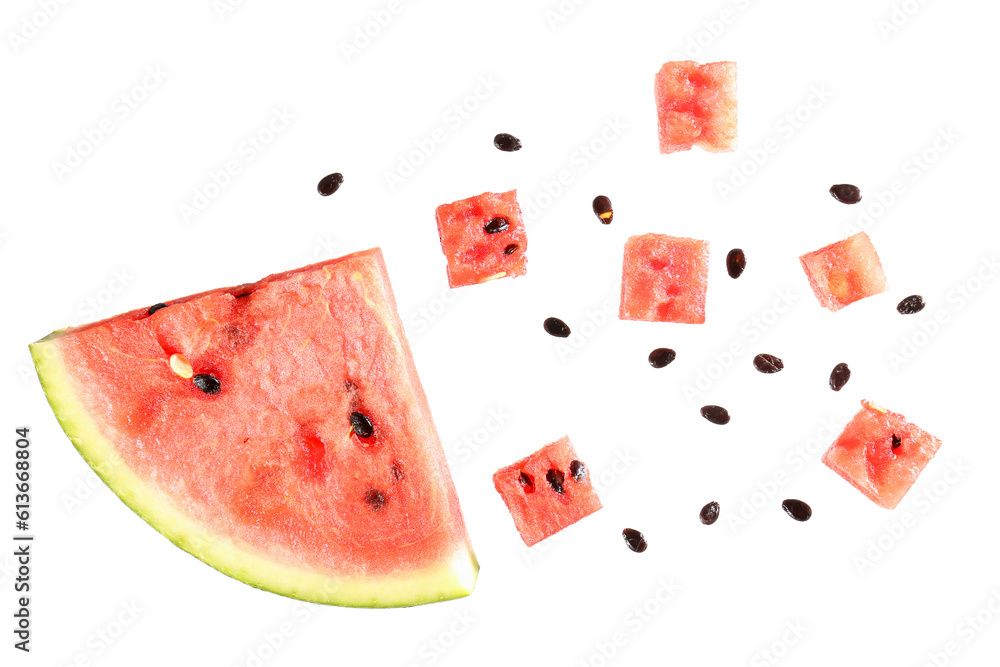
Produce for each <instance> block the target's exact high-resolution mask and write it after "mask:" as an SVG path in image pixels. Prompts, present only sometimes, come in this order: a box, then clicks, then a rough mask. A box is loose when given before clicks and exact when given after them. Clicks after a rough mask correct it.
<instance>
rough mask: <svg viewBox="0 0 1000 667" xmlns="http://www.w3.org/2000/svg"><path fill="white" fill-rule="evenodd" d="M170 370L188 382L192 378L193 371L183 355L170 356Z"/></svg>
mask: <svg viewBox="0 0 1000 667" xmlns="http://www.w3.org/2000/svg"><path fill="white" fill-rule="evenodd" d="M170 370H172V371H173V372H174V373H177V375H179V376H181V377H182V378H184V379H185V380H190V379H191V378H192V377H194V369H193V368H191V362H189V361H188V360H187V359H185V358H184V355H183V354H171V355H170Z"/></svg>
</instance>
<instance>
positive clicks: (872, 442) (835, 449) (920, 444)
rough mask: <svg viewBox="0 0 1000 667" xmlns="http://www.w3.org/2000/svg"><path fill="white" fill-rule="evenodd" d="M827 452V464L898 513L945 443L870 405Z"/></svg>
mask: <svg viewBox="0 0 1000 667" xmlns="http://www.w3.org/2000/svg"><path fill="white" fill-rule="evenodd" d="M861 405H862V408H861V411H860V412H858V414H856V415H854V418H853V419H851V421H850V422H849V423H848V424H847V426H845V427H844V431H843V433H841V434H840V436H838V437H837V440H836V441H835V442H834V443H833V444H832V445H830V448H829V449H828V450H826V453H825V454H823V463H825V464H826V466H827V467H829V468H830V469H831V470H833V471H834V472H835V473H837V474H838V475H840V476H841V477H843V478H844V479H846V480H847V481H848V482H850V483H851V484H853V485H854V486H855V487H856V488H857V489H858V490H859V491H860V492H861V493H863V494H865V495H866V496H868V498H870V499H871V500H872V501H873V502H874V503H875V504H876V505H879V506H880V507H884V508H886V509H890V510H891V509H894V508H895V507H896V506H897V505H899V501H901V500H902V499H903V496H905V495H906V492H907V491H909V490H910V487H911V486H913V483H914V482H916V481H917V477H918V476H919V475H920V472H921V471H922V470H923V469H924V467H925V466H926V465H927V463H928V462H929V461H930V460H931V459H932V458H934V455H935V454H936V453H937V450H938V448H939V447H940V446H941V441H940V440H938V439H937V438H935V437H934V436H933V435H931V434H929V433H927V432H926V431H924V430H922V429H920V428H918V427H917V426H915V425H913V424H911V423H910V422H908V421H906V418H905V417H904V416H903V415H900V414H897V413H895V412H889V411H888V410H886V409H885V408H883V407H881V406H878V405H875V404H874V403H871V402H870V401H861Z"/></svg>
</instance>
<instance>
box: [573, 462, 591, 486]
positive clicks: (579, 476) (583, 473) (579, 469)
mask: <svg viewBox="0 0 1000 667" xmlns="http://www.w3.org/2000/svg"><path fill="white" fill-rule="evenodd" d="M569 474H570V475H572V476H573V481H574V482H582V481H583V480H585V479H587V465H586V464H585V463H584V462H583V461H572V462H571V463H570V464H569Z"/></svg>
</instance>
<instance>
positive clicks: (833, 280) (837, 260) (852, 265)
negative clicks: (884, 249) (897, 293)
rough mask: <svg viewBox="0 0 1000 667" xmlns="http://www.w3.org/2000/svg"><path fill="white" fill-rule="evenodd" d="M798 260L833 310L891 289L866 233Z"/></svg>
mask: <svg viewBox="0 0 1000 667" xmlns="http://www.w3.org/2000/svg"><path fill="white" fill-rule="evenodd" d="M799 261H800V262H802V268H803V269H805V272H806V276H807V277H808V278H809V285H810V287H812V290H813V293H814V294H815V295H816V298H817V299H818V300H819V302H820V304H821V305H823V306H825V307H827V308H829V309H830V310H833V311H837V310H840V309H841V308H843V307H844V306H847V305H850V304H852V303H854V302H855V301H858V300H859V299H864V298H865V297H866V296H872V295H873V294H881V293H882V292H884V291H886V290H887V289H889V286H888V284H887V283H886V279H885V273H884V272H883V271H882V263H881V262H880V261H879V259H878V253H877V252H875V246H873V245H872V240H871V239H870V238H868V234H865V233H864V232H858V233H857V234H855V235H854V236H849V237H848V238H846V239H844V240H843V241H837V242H836V243H831V244H830V245H828V246H826V247H825V248H820V249H819V250H816V251H814V252H807V253H806V254H804V255H802V256H801V257H799Z"/></svg>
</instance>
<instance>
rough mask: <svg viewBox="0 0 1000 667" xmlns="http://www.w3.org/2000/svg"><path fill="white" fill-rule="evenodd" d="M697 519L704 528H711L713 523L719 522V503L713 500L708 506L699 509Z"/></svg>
mask: <svg viewBox="0 0 1000 667" xmlns="http://www.w3.org/2000/svg"><path fill="white" fill-rule="evenodd" d="M698 518H699V519H701V522H702V523H703V524H705V525H706V526H711V525H712V524H713V523H715V522H716V521H718V520H719V503H717V502H715V501H714V500H713V501H712V502H710V503H709V504H707V505H705V506H704V507H702V508H701V512H699V513H698Z"/></svg>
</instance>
